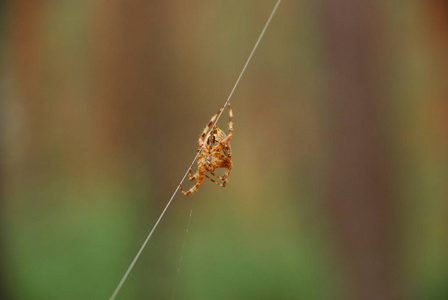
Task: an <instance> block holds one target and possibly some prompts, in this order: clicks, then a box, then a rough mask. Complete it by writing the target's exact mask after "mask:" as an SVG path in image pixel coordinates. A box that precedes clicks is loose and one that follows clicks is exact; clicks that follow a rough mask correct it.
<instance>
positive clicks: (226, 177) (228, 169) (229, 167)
mask: <svg viewBox="0 0 448 300" xmlns="http://www.w3.org/2000/svg"><path fill="white" fill-rule="evenodd" d="M230 171H232V162H231V161H230V163H229V165H228V166H227V171H226V172H225V173H224V175H222V181H223V184H224V186H226V184H227V180H228V179H229V175H230Z"/></svg>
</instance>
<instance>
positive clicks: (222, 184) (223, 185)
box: [205, 173, 226, 187]
mask: <svg viewBox="0 0 448 300" xmlns="http://www.w3.org/2000/svg"><path fill="white" fill-rule="evenodd" d="M210 174H212V173H210ZM205 177H207V178H208V179H210V181H211V182H213V183H215V184H217V185H219V186H222V187H225V186H226V185H225V183H219V182H217V181H215V180H213V179H212V178H211V177H209V176H208V175H207V174H205Z"/></svg>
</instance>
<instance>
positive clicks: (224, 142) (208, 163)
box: [179, 102, 233, 196]
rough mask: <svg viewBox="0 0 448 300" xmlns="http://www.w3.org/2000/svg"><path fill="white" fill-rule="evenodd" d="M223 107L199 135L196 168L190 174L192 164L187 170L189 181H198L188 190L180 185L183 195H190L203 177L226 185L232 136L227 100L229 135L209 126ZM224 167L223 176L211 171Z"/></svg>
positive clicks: (231, 117)
mask: <svg viewBox="0 0 448 300" xmlns="http://www.w3.org/2000/svg"><path fill="white" fill-rule="evenodd" d="M223 109H224V107H223V108H221V109H220V110H219V111H218V112H217V113H216V115H214V116H213V117H212V119H211V120H210V122H208V124H207V126H205V128H204V130H203V131H202V133H201V135H200V136H199V140H198V143H199V148H198V152H199V155H198V160H197V161H198V170H197V171H196V173H195V174H194V175H192V172H191V170H192V166H191V167H190V170H189V172H188V177H189V178H190V181H193V180H197V181H198V182H197V183H196V185H194V186H193V187H192V188H191V189H189V190H188V191H184V190H183V189H182V186H179V187H180V190H181V192H182V193H183V194H184V195H185V196H188V195H191V194H192V193H194V192H195V191H196V190H197V189H198V188H199V186H200V185H201V183H202V180H203V178H204V176H205V177H207V178H208V179H210V181H212V182H214V183H215V184H217V185H219V186H222V187H225V186H226V185H227V180H228V178H229V174H230V171H231V170H232V150H231V148H230V140H231V139H232V136H233V112H232V107H231V106H230V102H229V135H226V134H225V133H224V131H222V130H221V129H220V128H219V127H218V126H217V125H214V126H213V128H212V129H211V130H210V127H211V126H212V124H213V123H214V122H215V120H216V118H217V117H218V115H219V114H220V113H221V111H222V110H223ZM218 168H226V169H227V171H226V172H225V174H224V175H223V176H219V175H216V174H215V173H213V172H214V171H215V169H218ZM205 172H208V173H210V175H212V176H213V177H215V178H217V179H219V180H222V183H220V182H217V181H215V180H213V179H212V178H211V177H209V176H208V175H207V174H204V173H205Z"/></svg>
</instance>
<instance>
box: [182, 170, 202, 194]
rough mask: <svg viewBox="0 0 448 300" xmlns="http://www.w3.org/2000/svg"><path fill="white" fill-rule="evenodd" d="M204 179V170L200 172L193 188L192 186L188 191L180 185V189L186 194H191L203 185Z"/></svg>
mask: <svg viewBox="0 0 448 300" xmlns="http://www.w3.org/2000/svg"><path fill="white" fill-rule="evenodd" d="M203 179H204V174H203V173H202V172H199V173H198V183H196V184H195V185H194V186H193V187H192V188H190V189H189V190H188V191H184V190H183V188H182V186H181V185H179V188H180V191H181V192H182V194H184V195H185V196H188V195H191V194H193V193H194V192H196V190H197V189H198V188H199V187H200V186H201V183H202V180H203Z"/></svg>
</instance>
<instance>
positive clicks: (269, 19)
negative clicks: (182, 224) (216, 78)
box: [109, 0, 282, 300]
mask: <svg viewBox="0 0 448 300" xmlns="http://www.w3.org/2000/svg"><path fill="white" fill-rule="evenodd" d="M280 2H282V1H281V0H278V1H277V3H276V4H275V6H274V8H273V9H272V12H271V14H270V16H269V18H268V20H267V21H266V24H265V25H264V27H263V30H262V31H261V34H260V36H259V37H258V40H257V42H256V43H255V46H254V48H253V49H252V52H251V53H250V55H249V58H248V59H247V61H246V64H245V65H244V67H243V70H242V71H241V73H240V76H238V79H237V80H236V82H235V85H234V86H233V88H232V91H231V92H230V95H229V97H228V98H227V100H226V102H225V103H224V106H223V109H222V110H221V112H220V113H219V115H218V117H217V118H216V120H215V122H214V123H213V126H215V125H216V123H218V120H219V118H220V117H221V115H222V113H223V112H224V109H225V108H226V106H227V104H228V103H229V101H230V98H231V97H232V95H233V92H234V91H235V89H236V87H237V85H238V83H239V82H240V79H241V77H242V76H243V74H244V72H245V71H246V68H247V66H248V65H249V62H250V60H251V59H252V56H253V55H254V53H255V50H256V49H257V47H258V44H259V43H260V41H261V39H262V38H263V35H264V33H265V31H266V29H267V28H268V26H269V23H270V22H271V20H272V17H273V16H274V14H275V12H276V11H277V8H278V6H279V5H280ZM213 126H211V127H212V128H213ZM199 153H200V152H197V153H196V155H195V157H194V159H193V161H192V162H191V164H190V166H189V167H188V169H187V172H186V173H185V175H184V177H182V179H181V181H180V183H179V184H178V185H177V188H176V189H175V190H174V193H173V195H172V196H171V198H170V200H169V201H168V203H167V205H166V206H165V208H164V209H163V211H162V213H161V214H160V216H159V218H158V219H157V221H156V223H155V224H154V226H153V227H152V229H151V231H150V232H149V234H148V236H147V238H146V239H145V241H144V242H143V244H142V246H141V247H140V249H139V250H138V252H137V254H136V255H135V257H134V259H133V260H132V262H131V264H130V265H129V267H128V269H127V270H126V272H125V273H124V275H123V277H122V278H121V280H120V282H119V283H118V285H117V287H116V288H115V290H114V292H113V294H112V296H111V297H110V298H109V300H114V299H115V297H116V296H117V294H118V292H119V291H120V289H121V288H122V286H123V284H124V282H125V281H126V279H127V278H128V276H129V273H131V271H132V269H133V268H134V265H135V263H136V262H137V260H138V259H139V257H140V255H141V254H142V252H143V249H145V247H146V244H147V243H148V241H149V239H150V238H151V236H152V234H153V233H154V230H155V229H156V228H157V226H158V225H159V222H160V220H161V219H162V217H163V215H164V214H165V212H166V210H167V209H168V207H169V206H170V204H171V202H172V201H173V199H174V196H176V194H177V192H178V191H179V187H180V186H181V184H182V183H183V182H184V180H185V178H186V177H187V175H188V172H189V170H190V168H191V167H192V166H193V164H194V163H195V161H196V159H197V158H198V156H199Z"/></svg>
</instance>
